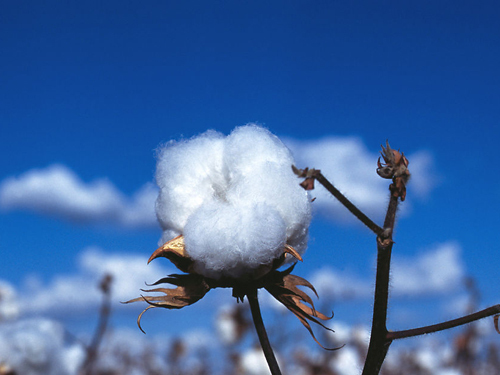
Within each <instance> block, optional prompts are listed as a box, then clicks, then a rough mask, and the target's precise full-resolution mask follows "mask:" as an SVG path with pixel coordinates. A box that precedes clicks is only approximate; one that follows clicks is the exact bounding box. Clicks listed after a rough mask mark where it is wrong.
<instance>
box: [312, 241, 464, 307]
mask: <svg viewBox="0 0 500 375" xmlns="http://www.w3.org/2000/svg"><path fill="white" fill-rule="evenodd" d="M372 273H373V272H370V274H372ZM464 276H465V269H464V266H463V264H462V260H461V257H460V246H459V245H458V244H456V243H454V242H447V243H443V244H440V245H437V246H435V247H434V248H431V249H428V250H427V251H425V252H422V253H420V254H418V255H417V256H415V257H407V258H403V257H399V256H394V259H393V262H392V265H391V294H392V295H393V296H395V297H397V296H418V295H430V294H441V293H447V292H450V291H453V290H454V289H455V290H456V288H457V287H459V286H460V285H462V284H461V282H462V281H463V278H464ZM310 281H311V283H312V284H313V285H314V287H315V288H316V290H317V291H318V294H319V296H320V297H321V298H332V299H340V300H346V299H353V298H368V297H371V296H372V294H373V288H374V287H373V281H372V280H371V279H367V278H366V277H360V276H357V275H353V274H351V273H347V272H341V271H338V270H335V269H332V268H328V267H325V268H323V269H321V270H319V271H317V272H316V273H314V274H313V275H312V277H311V278H310Z"/></svg>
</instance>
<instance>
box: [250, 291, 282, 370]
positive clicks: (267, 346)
mask: <svg viewBox="0 0 500 375" xmlns="http://www.w3.org/2000/svg"><path fill="white" fill-rule="evenodd" d="M247 297H248V302H249V303H250V310H251V311H252V318H253V322H254V324H255V329H256V330H257V335H258V336H259V341H260V346H261V347H262V351H263V352H264V355H265V357H266V360H267V364H268V365H269V369H270V370H271V374H272V375H281V370H280V368H279V366H278V361H276V357H275V355H274V352H273V348H272V347H271V343H270V342H269V338H268V336H267V332H266V327H265V326H264V321H263V320H262V314H261V313H260V306H259V300H258V298H257V289H254V290H252V291H251V292H249V293H247Z"/></svg>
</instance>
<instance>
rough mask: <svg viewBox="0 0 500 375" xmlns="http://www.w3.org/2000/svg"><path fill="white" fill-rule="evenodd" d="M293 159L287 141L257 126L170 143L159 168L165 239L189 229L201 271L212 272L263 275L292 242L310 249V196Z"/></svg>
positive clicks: (189, 246) (188, 238)
mask: <svg viewBox="0 0 500 375" xmlns="http://www.w3.org/2000/svg"><path fill="white" fill-rule="evenodd" d="M292 164H293V158H292V155H291V153H290V151H289V150H288V149H287V148H286V147H285V146H284V144H283V143H282V142H281V141H280V140H279V139H278V138H277V137H276V136H274V135H273V134H271V133H270V132H269V131H268V130H266V129H264V128H261V127H258V126H255V125H247V126H242V127H238V128H236V129H235V130H234V131H233V132H232V133H231V134H230V135H229V136H228V137H223V136H221V135H220V134H219V133H216V132H207V133H204V134H202V135H201V136H199V137H196V138H193V139H191V140H188V141H183V142H172V143H169V144H167V145H166V146H165V147H163V149H162V150H161V151H160V152H159V158H158V165H157V173H156V180H157V183H158V186H159V187H160V194H159V196H158V199H157V203H156V211H157V216H158V219H159V221H160V224H161V225H162V228H163V230H164V232H163V236H162V239H161V244H163V243H164V242H166V241H168V240H170V239H172V238H173V237H175V236H176V235H179V234H183V235H184V241H185V245H186V252H187V254H188V255H189V256H190V257H191V258H192V259H193V260H194V268H195V271H196V272H198V273H200V274H202V275H205V276H207V277H212V278H220V277H255V276H256V275H257V274H258V271H262V270H263V269H262V267H263V266H265V267H267V268H270V267H271V265H272V263H273V261H274V260H275V259H276V258H278V257H279V256H281V255H282V253H283V250H284V246H285V244H289V245H291V246H293V247H294V248H295V249H296V250H297V251H299V252H301V253H302V252H303V251H304V250H305V248H306V243H307V234H308V227H309V223H310V220H311V209H310V200H309V195H308V194H307V192H305V191H304V190H303V189H302V188H301V187H300V186H299V183H298V181H297V178H296V176H295V175H294V174H293V172H292V169H291V166H292Z"/></svg>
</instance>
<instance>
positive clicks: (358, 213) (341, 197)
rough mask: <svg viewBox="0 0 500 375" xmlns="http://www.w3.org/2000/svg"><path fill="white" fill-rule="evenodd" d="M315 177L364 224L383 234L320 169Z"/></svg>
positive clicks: (377, 233)
mask: <svg viewBox="0 0 500 375" xmlns="http://www.w3.org/2000/svg"><path fill="white" fill-rule="evenodd" d="M314 178H315V179H316V181H318V182H319V183H320V184H321V185H323V186H324V187H325V189H326V190H328V191H329V192H330V193H331V194H332V195H333V196H334V197H335V198H337V200H338V201H339V202H340V203H342V204H343V205H344V207H345V208H347V209H348V210H349V211H350V212H351V213H352V214H353V215H354V216H356V217H357V218H358V219H359V220H360V221H361V222H362V223H363V224H365V225H366V226H367V227H368V228H369V229H370V230H371V231H372V232H373V233H375V234H376V235H377V236H381V235H382V232H383V229H382V228H380V227H379V226H378V225H377V224H375V223H374V222H373V221H372V220H371V219H370V218H369V217H368V216H366V215H365V214H364V213H363V212H362V211H361V210H360V209H359V208H357V207H356V206H355V205H354V204H353V203H352V202H351V201H350V200H349V199H347V198H346V196H345V195H344V194H342V193H341V192H340V191H339V190H338V189H337V188H336V187H335V186H333V185H332V184H331V183H330V181H328V180H327V179H326V177H325V176H323V174H322V173H321V172H320V171H316V172H315V173H314Z"/></svg>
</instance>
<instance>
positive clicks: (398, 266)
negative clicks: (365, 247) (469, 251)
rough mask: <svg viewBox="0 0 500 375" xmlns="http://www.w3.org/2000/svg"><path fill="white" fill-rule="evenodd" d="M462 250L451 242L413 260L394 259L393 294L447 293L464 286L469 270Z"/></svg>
mask: <svg viewBox="0 0 500 375" xmlns="http://www.w3.org/2000/svg"><path fill="white" fill-rule="evenodd" d="M460 251H461V250H460V246H459V245H458V244H456V243H454V242H447V243H443V244H440V245H438V246H436V247H434V248H433V249H431V250H429V251H427V252H425V253H422V254H420V255H419V256H417V257H416V258H413V259H411V258H407V259H400V258H396V259H394V262H393V264H392V275H391V276H392V286H393V289H392V290H393V293H394V294H395V295H419V294H429V293H446V292H449V291H452V290H453V289H456V288H457V287H459V286H460V285H463V284H462V282H463V279H464V277H465V270H464V266H463V264H462V261H461V258H460Z"/></svg>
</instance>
